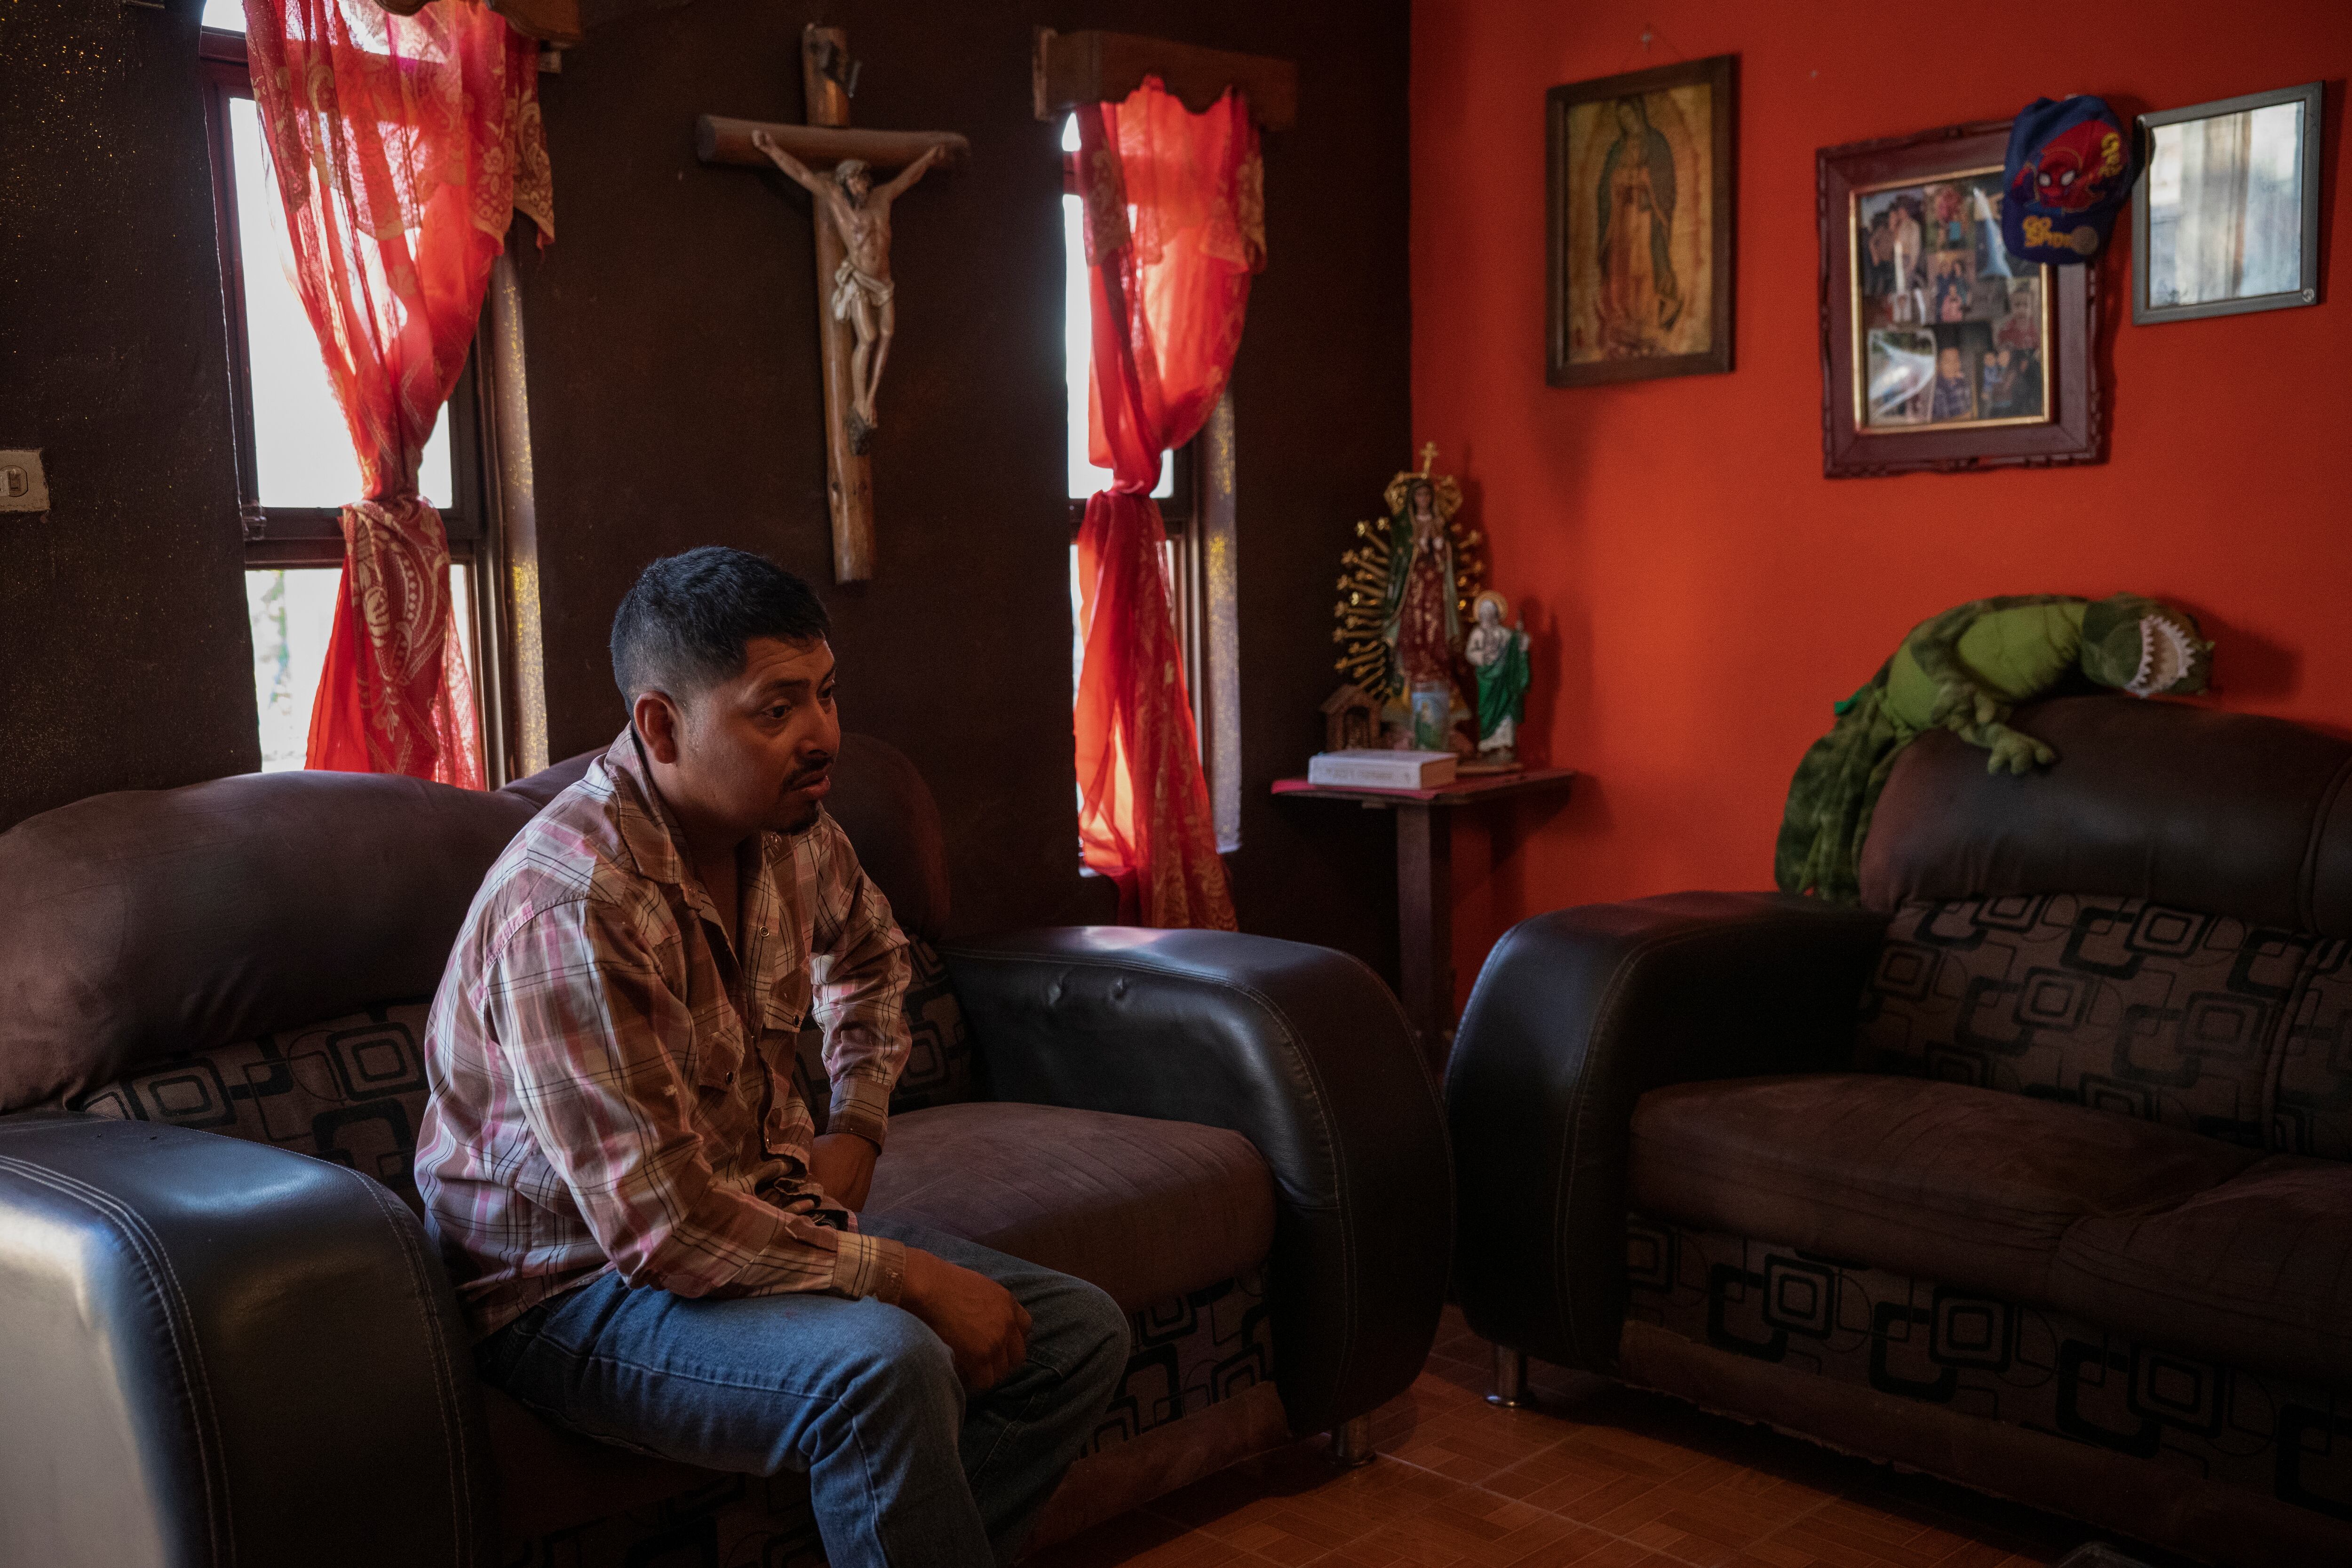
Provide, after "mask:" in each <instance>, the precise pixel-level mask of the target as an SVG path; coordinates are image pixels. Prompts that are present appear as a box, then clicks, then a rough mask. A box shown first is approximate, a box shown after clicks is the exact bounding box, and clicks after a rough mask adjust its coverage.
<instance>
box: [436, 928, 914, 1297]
mask: <svg viewBox="0 0 2352 1568" xmlns="http://www.w3.org/2000/svg"><path fill="white" fill-rule="evenodd" d="M482 1002H483V1005H484V1007H485V1009H486V1011H487V1013H488V1023H489V1026H490V1032H491V1034H492V1035H493V1036H494V1037H496V1039H497V1040H498V1041H499V1056H500V1058H501V1059H502V1060H503V1061H504V1062H505V1063H506V1065H507V1067H508V1068H509V1071H510V1072H511V1074H512V1075H513V1079H514V1084H515V1091H516V1095H517V1097H518V1099H519V1100H520V1104H521V1107H522V1111H523V1115H524V1118H525V1120H526V1121H527V1122H528V1123H529V1125H530V1131H531V1133H532V1135H533V1136H534V1137H535V1138H536V1140H537V1141H538V1143H539V1146H540V1150H541V1152H542V1153H543V1154H544V1155H545V1156H546V1159H547V1162H548V1163H549V1164H550V1165H551V1167H553V1169H554V1171H555V1173H556V1175H557V1177H558V1178H559V1179H561V1180H562V1183H563V1184H564V1186H565V1187H566V1188H567V1189H568V1190H569V1191H570V1192H571V1194H572V1201H573V1203H574V1204H575V1205H577V1206H578V1208H579V1210H580V1214H581V1216H582V1218H583V1220H585V1221H586V1223H587V1225H588V1228H589V1230H590V1231H591V1232H592V1233H593V1235H594V1236H595V1237H596V1242H597V1245H598V1246H599V1247H602V1248H603V1249H604V1256H605V1257H607V1258H611V1259H612V1260H613V1264H614V1268H617V1269H618V1270H619V1271H620V1274H621V1278H622V1279H625V1280H626V1281H627V1282H628V1283H629V1284H631V1285H650V1286H655V1287H657V1288H659V1289H664V1290H667V1291H669V1292H671V1293H672V1294H674V1295H678V1296H714V1297H728V1296H766V1295H776V1294H780V1293H782V1292H785V1291H793V1290H813V1291H830V1292H833V1293H835V1294H837V1295H842V1296H852V1297H856V1296H876V1297H879V1298H881V1299H882V1300H887V1301H896V1300H898V1299H899V1296H900V1293H901V1288H902V1284H903V1281H904V1279H905V1273H906V1248H905V1247H903V1246H901V1245H900V1244H899V1243H898V1242H896V1241H891V1240H888V1239H887V1238H883V1237H868V1236H859V1235H854V1234H852V1235H845V1234H843V1233H841V1232H838V1231H835V1230H832V1229H830V1228H828V1227H826V1226H820V1225H817V1224H815V1223H814V1222H813V1221H811V1220H810V1219H808V1218H806V1217H805V1216H803V1215H793V1214H787V1213H785V1212H783V1211H782V1210H781V1209H778V1208H776V1207H774V1206H773V1205H770V1204H767V1203H765V1202H762V1201H761V1199H759V1198H757V1197H754V1196H752V1195H751V1194H747V1193H738V1192H732V1191H730V1190H729V1189H727V1188H725V1187H722V1186H720V1185H719V1184H718V1183H717V1182H716V1181H715V1180H714V1179H713V1177H712V1175H711V1171H710V1164H709V1160H708V1159H707V1158H705V1156H704V1153H703V1150H702V1141H701V1138H700V1136H699V1134H698V1132H697V1131H696V1130H695V1127H694V1124H693V1120H692V1111H693V1107H694V1103H695V1094H696V1089H695V1086H694V1085H693V1084H691V1083H689V1082H688V1081H687V1079H686V1077H685V1076H684V1074H683V1073H682V1072H681V1071H680V1068H679V1062H680V1058H682V1057H683V1056H684V1055H685V1053H684V1051H683V1050H679V1051H675V1052H674V1051H673V1049H672V1048H671V1047H673V1046H678V1047H683V1046H684V1045H686V1044H687V1043H688V1042H689V1041H690V1040H691V1038H692V1036H693V1029H694V1023H693V1018H692V1016H691V1014H690V1013H689V1012H688V1009H687V1006H686V1005H685V1003H684V1001H683V1000H682V999H680V998H679V997H677V996H676V995H674V994H672V993H671V992H670V990H669V988H668V987H667V984H664V982H663V980H662V977H661V974H660V972H659V970H658V968H657V967H656V964H655V963H654V961H653V956H652V953H651V952H650V951H649V949H648V947H647V945H646V939H645V937H644V936H643V934H642V933H640V932H639V931H637V930H636V929H635V926H634V925H633V923H632V922H631V921H629V919H628V918H627V916H626V914H625V912H624V911H623V910H620V909H618V908H616V907H614V905H612V904H610V903H608V902H606V901H604V900H597V899H588V900H580V901H577V902H573V903H568V904H562V905H558V906H556V907H554V908H552V909H547V910H541V911H539V912H538V913H536V914H535V915H533V916H532V918H531V919H530V921H527V922H525V923H524V924H523V925H522V926H521V927H520V929H519V930H517V931H515V932H514V934H513V935H512V936H511V937H510V938H509V940H508V941H507V942H506V943H505V944H504V948H503V951H502V952H500V953H499V957H498V959H497V961H496V962H495V963H493V965H492V966H491V969H490V972H489V974H488V978H487V979H486V981H485V983H484V987H483V997H482Z"/></svg>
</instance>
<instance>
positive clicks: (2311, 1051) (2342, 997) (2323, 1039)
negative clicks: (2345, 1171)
mask: <svg viewBox="0 0 2352 1568" xmlns="http://www.w3.org/2000/svg"><path fill="white" fill-rule="evenodd" d="M2271 1147H2272V1148H2273V1149H2277V1150H2280V1151H2282V1152H2285V1153H2290V1154H2316V1155H2319V1156H2321V1157H2322V1158H2325V1159H2329V1160H2352V942H2347V941H2344V940H2343V939H2341V938H2337V939H2335V940H2332V941H2329V942H2322V943H2320V944H2319V947H2318V950H2317V951H2316V952H2314V953H2313V954H2312V959H2311V963H2310V965H2309V967H2308V968H2307V969H2306V970H2305V974H2304V981H2303V984H2301V985H2300V986H2298V987H2297V988H2296V990H2295V995H2294V1004H2293V1005H2292V1006H2290V1007H2289V1008H2288V1010H2287V1016H2286V1022H2285V1027H2284V1035H2283V1037H2282V1039H2281V1042H2280V1048H2279V1070H2278V1087H2277V1089H2275V1091H2274V1092H2273V1101H2272V1105H2271Z"/></svg>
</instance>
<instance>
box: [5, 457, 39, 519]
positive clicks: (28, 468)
mask: <svg viewBox="0 0 2352 1568" xmlns="http://www.w3.org/2000/svg"><path fill="white" fill-rule="evenodd" d="M47 510H49V481H48V480H47V479H44V478H43V477H42V476H41V453H40V449H39V448H38V447H33V448H31V449H29V450H26V451H17V452H11V451H5V450H0V511H47Z"/></svg>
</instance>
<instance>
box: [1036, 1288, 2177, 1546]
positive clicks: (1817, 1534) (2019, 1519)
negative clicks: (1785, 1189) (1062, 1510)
mask: <svg viewBox="0 0 2352 1568" xmlns="http://www.w3.org/2000/svg"><path fill="white" fill-rule="evenodd" d="M1486 1354H1487V1352H1486V1342H1484V1341H1482V1340H1479V1339H1477V1338H1476V1337H1475V1336H1474V1335H1472V1334H1471V1333H1470V1332H1469V1331H1468V1330H1467V1329H1466V1328H1465V1327H1464V1326H1463V1323H1462V1320H1461V1317H1460V1315H1459V1314H1458V1313H1456V1312H1454V1310H1452V1309H1451V1308H1449V1309H1447V1311H1446V1314H1445V1321H1444V1326H1443V1327H1442V1328H1441V1329H1440V1330H1439V1332H1438V1338H1437V1346H1436V1349H1435V1350H1434V1351H1433V1352H1432V1354H1431V1356H1430V1360H1429V1365H1428V1366H1427V1367H1426V1368H1425V1369H1423V1373H1422V1375H1421V1377H1420V1379H1419V1381H1417V1382H1416V1383H1414V1384H1413V1385H1412V1388H1411V1389H1409V1390H1407V1391H1406V1392H1405V1393H1404V1394H1402V1395H1401V1396H1400V1397H1398V1398H1397V1399H1395V1400H1394V1401H1392V1402H1391V1403H1390V1404H1389V1405H1386V1406H1384V1407H1383V1408H1382V1409H1381V1411H1380V1413H1379V1414H1378V1415H1375V1416H1374V1417H1373V1435H1374V1438H1375V1440H1376V1442H1377V1445H1378V1447H1379V1450H1380V1458H1378V1459H1376V1460H1375V1461H1374V1462H1373V1463H1371V1464H1370V1465H1368V1466H1365V1467H1364V1468H1360V1469H1357V1470H1349V1471H1339V1470H1334V1469H1333V1468H1331V1467H1330V1465H1329V1464H1328V1463H1327V1462H1326V1461H1325V1459H1324V1458H1323V1456H1322V1448H1321V1444H1320V1442H1319V1440H1318V1441H1316V1442H1307V1443H1300V1444H1297V1445H1294V1446H1293V1447H1288V1448H1285V1449H1281V1450H1279V1451H1277V1452H1276V1453H1273V1454H1269V1455H1266V1456H1265V1457H1264V1458H1260V1459H1257V1460H1255V1461H1253V1462H1252V1463H1250V1464H1246V1465H1242V1466H1237V1467H1235V1468H1233V1469H1230V1470H1226V1471H1224V1472H1223V1473H1222V1474H1220V1475H1216V1476H1212V1477H1210V1478H1209V1479H1206V1480H1203V1481H1202V1482H1200V1483H1199V1484H1197V1485H1195V1486H1192V1487H1189V1488H1187V1489H1184V1490H1182V1491H1180V1492H1176V1493H1173V1494H1172V1495H1171V1496H1168V1497H1165V1498H1162V1499H1160V1500H1159V1501H1158V1502H1156V1503H1153V1504H1152V1505H1150V1507H1149V1508H1144V1509H1139V1510H1136V1511H1134V1512H1132V1513H1129V1514H1126V1515H1123V1516H1121V1517H1120V1518H1118V1519H1115V1520H1112V1521H1109V1522H1108V1523H1107V1524H1103V1525H1100V1526H1098V1527H1097V1528H1096V1529H1094V1530H1092V1531H1088V1532H1087V1533H1086V1534H1084V1535H1081V1536H1079V1537H1077V1538H1076V1540H1073V1541H1068V1542H1063V1543H1062V1544H1061V1545H1059V1546H1055V1547H1053V1548H1051V1549H1049V1550H1047V1551H1045V1552H1041V1553H1039V1554H1038V1555H1037V1556H1036V1557H1034V1558H1032V1559H1031V1560H1030V1564H1031V1568H1109V1565H1111V1564H1115V1563H1126V1564H1134V1565H1136V1568H1223V1565H1225V1564H1239V1565H1243V1568H1261V1565H1263V1564H1268V1563H1273V1564H1279V1565H1281V1568H1305V1565H1306V1564H1308V1563H1319V1564H1323V1565H1324V1568H1506V1565H1514V1568H1555V1565H1559V1568H1566V1565H1568V1564H1576V1565H1577V1568H2023V1565H2025V1564H2042V1563H2055V1562H2056V1561H2057V1560H2058V1559H2060V1558H2061V1557H2063V1556H2064V1555H2065V1554H2066V1553H2067V1552H2070V1551H2072V1550H2073V1549H2074V1547H2075V1546H2077V1545H2079V1544H2081V1543H2082V1542H2084V1541H2088V1540H2095V1539H2101V1538H2102V1537H2100V1536H2099V1535H2098V1534H2097V1533H2096V1532H2095V1531H2092V1530H2090V1529H2089V1528H2088V1527H2087V1526H2084V1525H2079V1524H2074V1523H2073V1522H2071V1521H2065V1520H2060V1519H2054V1518H2053V1517H2051V1516H2049V1515H2047V1514H2042V1513H2039V1512H2036V1511H2034V1510H2030V1509H2024V1508H2019V1507H2016V1506H2014V1505H2011V1504H2007V1503H2002V1502H1999V1501H1996V1500H1991V1499H1988V1498H1984V1497H1980V1496H1979V1495H1977V1494H1976V1493H1973V1492H1969V1491H1967V1490H1964V1489H1960V1488H1958V1487H1953V1486H1949V1485H1947V1484H1945V1483H1943V1482H1940V1481H1934V1480H1930V1479H1927V1478H1925V1477H1920V1476H1905V1475H1899V1474H1896V1473H1895V1472H1894V1471H1893V1470H1891V1469H1890V1468H1886V1467H1884V1466H1878V1465H1873V1464H1870V1463H1869V1462H1867V1461H1865V1460H1862V1459H1855V1458H1846V1457H1844V1456H1842V1455H1837V1454H1832V1453H1831V1452H1829V1451H1828V1450H1826V1449H1823V1448H1819V1447H1814V1446H1813V1445H1811V1444H1810V1443H1806V1442H1803V1441H1801V1440H1799V1439H1797V1438H1793V1437H1784V1436H1780V1435H1779V1434H1776V1433H1772V1432H1769V1431H1767V1430H1765V1429H1764V1428H1762V1427H1758V1426H1747V1425H1745V1424H1742V1423H1739V1422H1735V1421H1729V1420H1726V1419H1723V1418H1720V1417H1717V1416H1712V1415H1706V1414H1704V1413H1702V1412H1700V1411H1696V1410H1694V1409H1692V1408H1691V1407H1689V1406H1688V1405H1683V1404H1680V1403H1679V1402H1677V1401H1675V1400H1672V1399H1667V1398H1664V1396H1661V1395H1655V1394H1642V1393H1638V1392H1635V1391H1633V1390H1630V1389H1626V1388H1622V1387H1620V1386H1618V1385H1617V1384H1612V1383H1610V1382H1608V1381H1607V1380H1605V1379H1602V1378H1596V1377H1591V1376H1587V1375H1583V1374H1580V1373H1566V1372H1561V1371H1559V1369H1557V1368H1552V1367H1542V1366H1538V1367H1537V1368H1536V1369H1535V1384H1536V1393H1537V1395H1538V1399H1539V1401H1540V1402H1541V1407H1540V1408H1538V1409H1530V1410H1497V1409H1496V1408H1495V1407H1493V1406H1492V1405H1487V1404H1486V1401H1485V1398H1484V1397H1483V1396H1484V1394H1485V1393H1486ZM2125 1549H2126V1552H2129V1554H2130V1555H2132V1556H2135V1557H2138V1558H2141V1559H2144V1560H2146V1561H2147V1562H2148V1563H2151V1564H2168V1563H2172V1562H2174V1561H2175V1560H2172V1559H2168V1558H2165V1557H2163V1556H2161V1555H2159V1554H2158V1553H2156V1552H2151V1551H2149V1550H2147V1549H2146V1548H2139V1547H2130V1546H2126V1548H2125Z"/></svg>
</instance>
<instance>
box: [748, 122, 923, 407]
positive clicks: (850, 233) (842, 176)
mask: <svg viewBox="0 0 2352 1568" xmlns="http://www.w3.org/2000/svg"><path fill="white" fill-rule="evenodd" d="M751 144H752V145H753V146H755V147H757V148H759V150H760V151H761V152H762V153H766V154H767V155H768V159H769V161H770V162H771V163H774V164H775V165H776V167H777V168H779V169H782V171H783V172H784V173H785V174H790V175H791V176H792V177H793V179H794V180H796V181H798V182H799V183H800V184H801V185H802V186H803V188H805V189H806V190H807V192H808V194H809V195H811V196H813V197H814V198H815V200H816V205H817V207H818V209H819V210H820V211H821V212H823V213H824V221H826V222H828V223H830V224H831V225H832V226H833V231H834V233H835V235H837V236H839V237H840V239H841V248H842V258H841V265H840V266H839V267H837V268H835V269H834V274H833V300H832V310H833V319H834V320H835V321H845V322H847V323H848V325H849V330H850V331H852V332H853V333H854V334H856V339H857V343H856V348H855V349H853V350H852V351H851V353H850V356H849V389H850V413H849V446H850V449H851V450H852V451H856V452H863V451H864V450H866V445H867V443H868V442H870V441H871V440H872V439H873V437H874V432H875V430H876V429H877V427H879V426H880V424H881V421H880V420H879V419H878V418H877V417H876V416H875V412H874V394H875V392H876V391H877V389H878V388H879V387H880V386H881V384H882V365H883V362H884V361H886V360H887V359H888V358H889V357H890V334H891V332H892V331H895V330H896V329H897V326H898V310H897V308H896V307H895V306H893V305H892V304H891V302H890V296H891V293H892V288H891V283H890V204H891V203H892V202H894V201H897V200H898V197H899V195H901V194H902V193H904V192H905V190H906V189H907V187H908V185H911V184H914V183H915V182H916V181H917V180H919V179H921V178H922V177H923V173H924V171H925V170H927V169H929V167H930V166H931V165H932V164H933V163H937V162H938V161H939V157H940V148H939V147H938V146H936V145H935V146H932V147H929V148H927V149H925V150H924V153H923V155H922V156H921V157H919V158H917V159H916V160H915V161H914V162H913V163H909V164H908V165H907V166H906V167H905V168H904V169H902V170H900V171H899V173H898V178H897V179H895V180H892V181H891V182H890V183H889V184H887V185H882V186H879V187H877V186H876V185H875V184H874V177H873V171H872V170H870V169H868V168H867V167H866V163H864V161H863V160H861V159H857V158H844V159H843V160H842V161H841V162H840V163H835V165H834V166H833V175H832V177H831V178H830V179H827V178H826V177H824V175H822V174H816V173H815V172H814V171H813V170H811V169H810V168H809V166H808V165H807V164H805V163H802V162H801V161H800V160H799V159H798V158H795V157H793V155H792V154H791V153H787V152H785V151H784V150H783V149H782V147H780V146H778V145H777V144H776V142H775V141H774V140H773V139H772V137H770V136H769V134H768V133H767V132H764V131H755V132H752V133H751Z"/></svg>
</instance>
